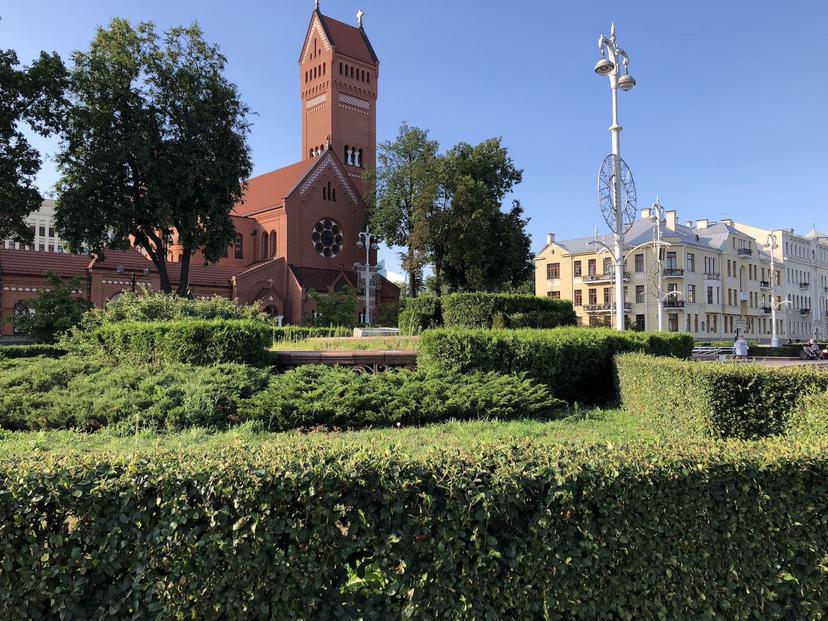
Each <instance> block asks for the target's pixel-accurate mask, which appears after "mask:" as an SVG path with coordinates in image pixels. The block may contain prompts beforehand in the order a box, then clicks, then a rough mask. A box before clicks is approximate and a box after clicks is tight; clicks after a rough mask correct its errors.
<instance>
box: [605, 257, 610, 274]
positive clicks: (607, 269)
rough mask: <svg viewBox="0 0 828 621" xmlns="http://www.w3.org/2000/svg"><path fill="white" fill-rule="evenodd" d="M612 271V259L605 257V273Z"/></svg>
mask: <svg viewBox="0 0 828 621" xmlns="http://www.w3.org/2000/svg"><path fill="white" fill-rule="evenodd" d="M611 273H612V259H604V274H611Z"/></svg>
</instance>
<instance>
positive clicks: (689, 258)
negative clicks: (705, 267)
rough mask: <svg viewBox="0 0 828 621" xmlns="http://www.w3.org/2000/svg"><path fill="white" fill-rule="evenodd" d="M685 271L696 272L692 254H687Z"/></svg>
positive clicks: (694, 257) (694, 256)
mask: <svg viewBox="0 0 828 621" xmlns="http://www.w3.org/2000/svg"><path fill="white" fill-rule="evenodd" d="M687 271H688V272H695V271H696V255H694V254H693V253H692V252H688V253H687Z"/></svg>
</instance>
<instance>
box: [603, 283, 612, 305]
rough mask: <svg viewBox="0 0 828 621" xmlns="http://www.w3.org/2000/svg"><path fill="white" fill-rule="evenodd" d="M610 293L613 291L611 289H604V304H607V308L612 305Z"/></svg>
mask: <svg viewBox="0 0 828 621" xmlns="http://www.w3.org/2000/svg"><path fill="white" fill-rule="evenodd" d="M610 291H611V290H610V288H609V287H604V304H606V305H607V306H609V303H610V295H611V293H610Z"/></svg>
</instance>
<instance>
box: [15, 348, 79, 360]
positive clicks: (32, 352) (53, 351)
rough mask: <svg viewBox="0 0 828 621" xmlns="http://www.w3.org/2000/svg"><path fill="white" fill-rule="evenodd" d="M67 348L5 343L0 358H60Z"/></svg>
mask: <svg viewBox="0 0 828 621" xmlns="http://www.w3.org/2000/svg"><path fill="white" fill-rule="evenodd" d="M66 353H67V352H66V350H65V349H64V348H62V347H58V346H57V345H4V346H0V360H15V359H17V358H34V357H35V356H45V357H46V358H60V357H61V356H65V355H66Z"/></svg>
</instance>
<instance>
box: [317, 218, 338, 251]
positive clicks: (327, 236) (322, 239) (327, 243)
mask: <svg viewBox="0 0 828 621" xmlns="http://www.w3.org/2000/svg"><path fill="white" fill-rule="evenodd" d="M342 240H343V236H342V229H341V228H340V226H339V223H337V222H336V221H335V220H333V219H332V218H323V219H322V220H320V221H319V222H317V223H316V225H314V227H313V231H312V232H311V241H313V247H314V249H315V250H316V252H318V253H319V254H320V255H322V256H323V257H325V258H326V259H328V258H331V257H335V256H336V255H338V254H339V251H340V250H342Z"/></svg>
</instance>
